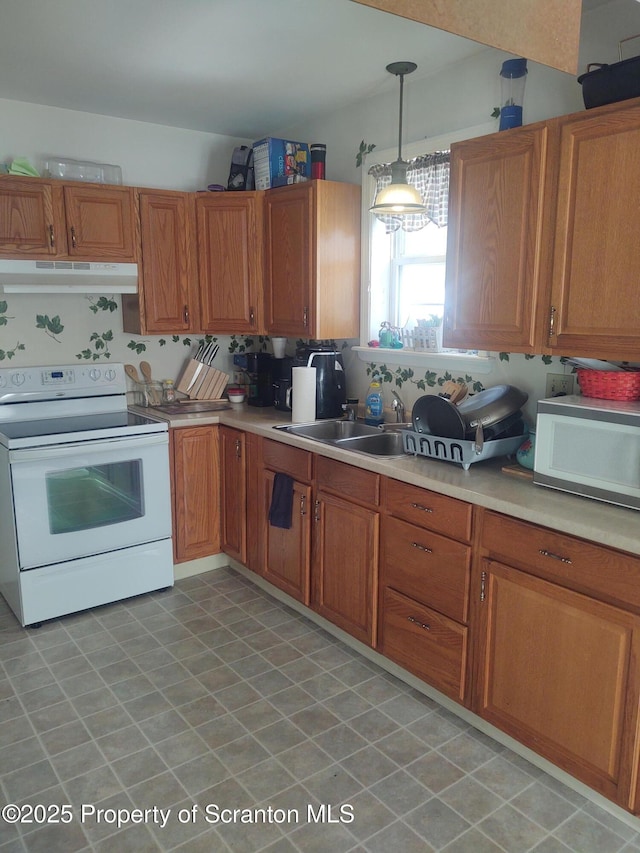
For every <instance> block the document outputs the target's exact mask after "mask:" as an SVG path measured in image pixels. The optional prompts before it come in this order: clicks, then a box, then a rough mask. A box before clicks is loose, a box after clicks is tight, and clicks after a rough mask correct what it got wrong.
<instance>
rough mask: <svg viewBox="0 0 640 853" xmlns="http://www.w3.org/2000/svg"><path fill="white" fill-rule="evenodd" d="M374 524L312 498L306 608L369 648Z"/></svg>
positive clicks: (334, 501) (355, 510) (338, 501)
mask: <svg viewBox="0 0 640 853" xmlns="http://www.w3.org/2000/svg"><path fill="white" fill-rule="evenodd" d="M337 464H340V463H337ZM379 518H380V516H379V513H378V512H377V511H375V510H371V509H368V508H367V507H362V506H358V505H357V504H355V503H351V502H349V501H345V500H342V498H338V497H336V496H335V495H332V494H329V493H327V492H324V491H318V493H317V495H316V499H315V503H314V525H313V572H312V576H313V601H312V607H313V609H314V610H317V611H318V613H320V614H321V615H322V616H326V618H327V619H329V621H330V622H333V623H334V625H337V626H338V627H339V628H342V629H343V630H344V631H347V632H348V633H349V634H352V635H353V636H354V637H355V638H356V639H358V640H361V641H362V642H363V643H367V645H370V646H373V645H374V644H375V630H376V590H377V583H378V527H379Z"/></svg>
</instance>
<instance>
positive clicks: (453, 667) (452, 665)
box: [379, 589, 467, 702]
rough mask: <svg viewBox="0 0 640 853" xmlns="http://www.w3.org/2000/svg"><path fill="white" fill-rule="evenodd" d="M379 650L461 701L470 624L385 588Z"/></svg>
mask: <svg viewBox="0 0 640 853" xmlns="http://www.w3.org/2000/svg"><path fill="white" fill-rule="evenodd" d="M379 651H380V652H382V654H383V655H386V656H387V657H389V658H391V660H394V661H396V663H399V664H400V665H401V666H403V667H405V669H408V670H409V671H410V672H412V673H414V675H417V676H418V677H419V678H422V679H423V680H424V681H427V682H428V683H429V684H432V685H433V686H434V687H436V688H437V689H438V690H440V691H441V692H442V693H445V694H446V695H447V696H450V697H451V698H452V699H455V700H456V701H457V702H462V701H463V699H464V687H465V667H466V657H467V628H465V627H464V626H463V625H458V623H457V622H453V621H452V620H451V619H447V617H446V616H442V615H441V614H440V613H436V611H435V610H430V609H429V608H428V607H424V606H423V605H421V604H418V603H417V602H415V601H412V600H411V599H410V598H407V597H406V596H404V595H400V594H399V593H397V592H394V590H392V589H385V591H384V598H383V611H382V624H381V631H380V643H379Z"/></svg>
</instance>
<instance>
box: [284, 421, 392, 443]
mask: <svg viewBox="0 0 640 853" xmlns="http://www.w3.org/2000/svg"><path fill="white" fill-rule="evenodd" d="M284 429H286V431H287V432H290V433H293V435H302V436H304V437H305V438H315V439H316V440H317V441H338V440H340V439H343V438H354V437H355V436H365V435H377V434H378V433H379V432H380V431H379V429H378V427H375V426H369V425H368V424H363V423H360V422H359V421H345V420H336V421H331V420H329V421H316V422H315V423H312V424H292V425H291V426H286V427H284Z"/></svg>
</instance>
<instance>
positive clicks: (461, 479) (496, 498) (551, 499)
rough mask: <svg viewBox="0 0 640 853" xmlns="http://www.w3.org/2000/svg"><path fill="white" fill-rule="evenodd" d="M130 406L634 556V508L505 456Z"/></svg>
mask: <svg viewBox="0 0 640 853" xmlns="http://www.w3.org/2000/svg"><path fill="white" fill-rule="evenodd" d="M131 410H132V411H135V412H137V413H138V414H144V415H146V416H147V417H151V418H153V419H158V420H163V421H166V422H167V423H168V424H169V426H170V427H174V428H180V427H186V426H199V425H204V424H216V423H220V424H224V425H226V426H230V427H235V428H236V429H240V430H244V431H246V432H252V433H256V434H258V435H262V436H264V437H265V438H269V439H272V440H273V441H280V442H282V443H284V444H288V445H290V446H292V447H300V448H302V449H304V450H309V451H311V452H313V453H317V454H319V455H321V456H327V457H329V458H331V459H336V460H337V461H339V462H346V463H347V464H349V465H354V466H356V467H357V468H364V469H366V470H367V471H376V472H377V473H379V474H382V475H384V476H386V477H392V478H393V479H396V480H401V481H402V482H404V483H411V484H412V485H414V486H420V487H421V488H424V489H431V490H432V491H434V492H439V493H441V494H444V495H448V496H449V497H452V498H458V499H459V500H463V501H467V502H469V503H472V504H477V505H479V506H483V507H486V508H487V509H492V510H495V511H496V512H501V513H504V514H505V515H509V516H512V517H513V518H519V519H522V520H523V521H529V522H531V523H533V524H539V525H542V526H543V527H549V528H551V529H553V530H557V531H560V532H563V533H568V534H571V535H573V536H579V537H581V538H582V539H588V540H590V541H593V542H598V543H600V544H603V545H608V546H610V547H612V548H619V549H620V550H621V551H628V552H629V553H631V554H637V555H640V512H639V511H637V510H632V509H626V508H624V507H618V506H614V505H613V504H608V503H603V502H602V501H595V500H591V499H590V498H584V497H579V496H576V495H570V494H567V493H564V492H559V491H556V490H554V489H548V488H545V487H543V486H538V485H534V483H533V482H531V481H530V480H528V479H523V478H520V477H514V476H512V475H509V474H505V473H504V472H503V471H502V467H503V466H504V465H505V464H506V463H508V462H509V461H513V460H509V459H507V458H505V457H503V458H500V459H489V460H487V461H485V462H478V463H475V464H473V465H471V466H470V468H469V470H468V471H465V470H464V469H463V468H462V466H461V465H459V464H457V463H453V462H446V461H441V460H434V459H427V458H425V457H421V456H411V455H408V454H406V455H405V456H401V457H395V458H393V459H389V458H381V457H375V456H367V455H364V454H361V453H357V452H355V451H351V450H342V449H340V448H338V447H334V446H332V445H330V444H324V443H322V442H318V441H314V440H312V439H308V438H302V437H301V436H297V435H293V434H292V433H288V432H286V431H285V430H278V429H274V427H275V426H279V425H283V424H290V423H291V416H290V415H289V416H287V413H285V412H279V411H277V410H276V409H273V408H267V409H259V408H254V407H251V406H247V405H246V404H245V403H234V404H230V407H229V408H228V409H225V410H223V411H218V412H203V413H199V414H196V413H194V414H182V413H179V414H177V415H173V414H172V415H168V414H165V413H163V412H161V411H159V410H158V409H152V408H148V409H147V408H145V409H143V408H139V407H136V406H133V407H131Z"/></svg>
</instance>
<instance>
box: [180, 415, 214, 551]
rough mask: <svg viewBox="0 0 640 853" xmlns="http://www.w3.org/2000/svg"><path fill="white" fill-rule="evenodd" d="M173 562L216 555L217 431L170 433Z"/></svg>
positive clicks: (206, 428)
mask: <svg viewBox="0 0 640 853" xmlns="http://www.w3.org/2000/svg"><path fill="white" fill-rule="evenodd" d="M170 436H171V440H170V454H171V491H172V503H173V553H174V561H175V562H176V563H182V562H184V561H186V560H194V559H196V558H197V557H207V556H209V555H210V554H217V553H219V551H220V473H219V471H220V467H219V466H220V463H219V446H218V427H217V425H212V426H200V427H177V428H174V429H172V430H170Z"/></svg>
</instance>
